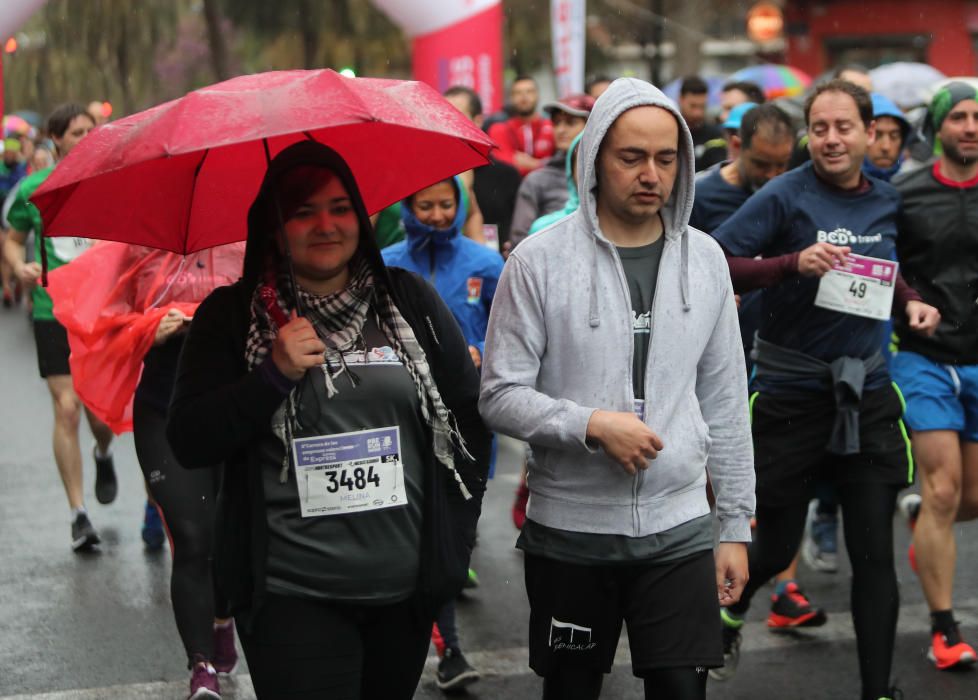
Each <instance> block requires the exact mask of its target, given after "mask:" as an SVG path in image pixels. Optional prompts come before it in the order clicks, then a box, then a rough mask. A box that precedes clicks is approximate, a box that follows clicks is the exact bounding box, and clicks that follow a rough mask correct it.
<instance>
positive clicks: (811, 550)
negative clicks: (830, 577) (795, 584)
mask: <svg viewBox="0 0 978 700" xmlns="http://www.w3.org/2000/svg"><path fill="white" fill-rule="evenodd" d="M838 552H839V519H838V518H837V517H836V516H835V515H826V514H824V513H823V514H820V513H819V512H818V500H817V499H814V498H813V499H812V501H811V502H810V503H809V504H808V517H807V518H806V519H805V538H804V540H802V543H801V558H802V559H803V560H804V561H805V564H806V565H808V568H809V569H812V570H813V571H823V572H825V573H828V574H834V573H835V572H836V571H838V570H839V557H838Z"/></svg>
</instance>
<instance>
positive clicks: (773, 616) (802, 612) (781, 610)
mask: <svg viewBox="0 0 978 700" xmlns="http://www.w3.org/2000/svg"><path fill="white" fill-rule="evenodd" d="M826 619H827V617H826V615H825V611H824V610H822V609H821V608H816V607H814V606H813V605H812V604H811V603H810V602H809V600H808V598H807V597H805V594H804V593H802V592H801V589H800V588H799V587H798V584H797V583H795V582H794V581H791V582H790V583H789V584H788V585H787V586H786V587H785V590H784V593H782V594H781V595H778V594H776V593H775V594H774V595H772V596H771V612H770V614H768V616H767V626H768V628H769V629H771V630H784V629H791V628H794V627H821V626H822V625H824V624H825V621H826Z"/></svg>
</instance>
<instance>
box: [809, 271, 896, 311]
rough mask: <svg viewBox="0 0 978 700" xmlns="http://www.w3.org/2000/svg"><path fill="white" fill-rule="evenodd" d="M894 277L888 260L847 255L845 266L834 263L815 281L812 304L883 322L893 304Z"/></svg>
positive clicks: (894, 274) (894, 272)
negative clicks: (832, 267) (814, 293)
mask: <svg viewBox="0 0 978 700" xmlns="http://www.w3.org/2000/svg"><path fill="white" fill-rule="evenodd" d="M896 276H897V263H895V262H893V261H892V260H882V259H880V258H870V257H866V256H864V255H850V256H849V258H848V260H847V262H846V264H845V265H840V264H839V263H836V265H835V268H834V269H832V270H829V271H828V272H827V273H825V275H823V276H822V279H821V280H819V283H818V294H816V295H815V306H820V307H822V308H823V309H832V310H833V311H841V312H842V313H846V314H853V315H855V316H863V317H865V318H873V319H877V320H879V321H885V320H886V319H888V318H889V317H890V312H891V309H892V307H893V290H894V289H895V287H896Z"/></svg>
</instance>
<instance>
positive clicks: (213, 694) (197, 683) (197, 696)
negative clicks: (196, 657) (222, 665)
mask: <svg viewBox="0 0 978 700" xmlns="http://www.w3.org/2000/svg"><path fill="white" fill-rule="evenodd" d="M205 698H206V699H208V700H221V684H220V683H218V682H217V671H215V670H214V667H213V666H211V665H210V664H209V663H207V662H206V661H200V662H198V663H195V664H194V671H193V673H192V674H191V675H190V695H188V696H187V700H205Z"/></svg>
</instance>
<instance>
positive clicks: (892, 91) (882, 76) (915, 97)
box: [869, 61, 944, 109]
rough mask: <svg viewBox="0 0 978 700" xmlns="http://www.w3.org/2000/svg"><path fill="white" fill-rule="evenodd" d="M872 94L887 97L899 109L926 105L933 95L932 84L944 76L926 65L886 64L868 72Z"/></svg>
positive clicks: (902, 62)
mask: <svg viewBox="0 0 978 700" xmlns="http://www.w3.org/2000/svg"><path fill="white" fill-rule="evenodd" d="M869 77H870V78H872V79H873V92H878V93H880V94H881V95H885V96H886V97H889V98H890V99H891V100H893V101H894V102H896V104H897V106H898V107H899V108H900V109H911V108H913V107H917V106H919V105H922V104H926V103H927V102H928V100H929V99H930V96H931V95H933V94H934V92H933V89H932V86H933V85H934V83H936V82H938V81H941V80H944V74H943V73H941V71H939V70H937V69H936V68H934V67H933V66H929V65H927V64H926V63H912V62H909V61H898V62H896V63H887V64H885V65H882V66H880V67H879V68H874V69H873V70H871V71H870V72H869Z"/></svg>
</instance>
